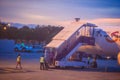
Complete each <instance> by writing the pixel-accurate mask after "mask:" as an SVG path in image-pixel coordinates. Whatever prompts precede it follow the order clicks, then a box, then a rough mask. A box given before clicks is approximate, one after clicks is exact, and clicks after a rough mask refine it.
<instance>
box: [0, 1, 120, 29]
mask: <svg viewBox="0 0 120 80" xmlns="http://www.w3.org/2000/svg"><path fill="white" fill-rule="evenodd" d="M75 17H79V18H81V22H92V23H95V24H96V25H99V26H101V27H104V28H112V27H115V28H119V29H120V0H0V20H1V21H6V22H17V23H25V24H45V25H48V24H50V25H63V26H64V25H66V24H69V23H70V22H72V21H73V20H74V18H75ZM106 26H107V27H106ZM108 26H109V27H108Z"/></svg>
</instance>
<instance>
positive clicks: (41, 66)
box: [40, 56, 45, 70]
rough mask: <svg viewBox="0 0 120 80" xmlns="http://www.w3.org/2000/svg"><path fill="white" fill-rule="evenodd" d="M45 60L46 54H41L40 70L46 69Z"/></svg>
mask: <svg viewBox="0 0 120 80" xmlns="http://www.w3.org/2000/svg"><path fill="white" fill-rule="evenodd" d="M44 62H45V60H44V56H41V57H40V70H44V69H45V68H44Z"/></svg>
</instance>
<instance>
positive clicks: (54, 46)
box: [45, 23, 97, 67]
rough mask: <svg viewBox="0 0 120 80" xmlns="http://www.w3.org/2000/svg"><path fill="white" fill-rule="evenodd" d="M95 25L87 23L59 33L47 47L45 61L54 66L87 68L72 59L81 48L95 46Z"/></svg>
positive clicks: (82, 63)
mask: <svg viewBox="0 0 120 80" xmlns="http://www.w3.org/2000/svg"><path fill="white" fill-rule="evenodd" d="M95 27H97V26H96V25H95V24H91V23H86V24H82V25H79V26H70V27H67V28H64V29H63V30H62V31H61V32H59V33H58V34H57V35H56V36H55V37H53V39H52V41H51V42H50V43H49V44H47V45H46V47H45V59H46V61H47V62H48V64H50V65H51V64H52V65H54V66H59V67H66V66H73V67H77V66H86V63H84V62H82V61H70V58H71V56H72V55H73V54H75V52H76V51H77V50H78V48H79V47H81V46H83V45H91V46H94V45H95V38H94V28H95Z"/></svg>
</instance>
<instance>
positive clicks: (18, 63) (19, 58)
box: [16, 54, 22, 69]
mask: <svg viewBox="0 0 120 80" xmlns="http://www.w3.org/2000/svg"><path fill="white" fill-rule="evenodd" d="M18 66H19V67H20V69H22V66H21V56H20V54H18V56H17V64H16V69H17V68H18Z"/></svg>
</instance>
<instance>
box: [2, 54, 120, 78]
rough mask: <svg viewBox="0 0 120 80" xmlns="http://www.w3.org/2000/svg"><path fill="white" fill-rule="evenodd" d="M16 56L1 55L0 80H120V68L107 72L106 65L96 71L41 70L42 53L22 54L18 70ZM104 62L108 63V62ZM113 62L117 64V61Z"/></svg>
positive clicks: (86, 69)
mask: <svg viewBox="0 0 120 80" xmlns="http://www.w3.org/2000/svg"><path fill="white" fill-rule="evenodd" d="M16 56H17V54H16V53H7V54H6V53H0V80H120V71H119V70H120V67H118V66H117V67H114V66H113V65H111V66H108V71H106V70H105V65H104V64H102V65H100V67H98V68H95V69H94V68H84V69H73V68H69V69H68V68H67V69H48V70H40V69H39V57H40V56H41V54H40V53H22V54H21V57H22V67H23V69H16V68H15V67H16ZM103 61H104V60H102V61H101V62H100V61H98V62H100V63H102V62H103ZM104 62H106V63H107V61H104ZM109 62H110V61H109ZM111 62H114V64H115V62H116V61H111ZM111 64H112V63H111ZM101 66H102V67H101Z"/></svg>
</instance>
